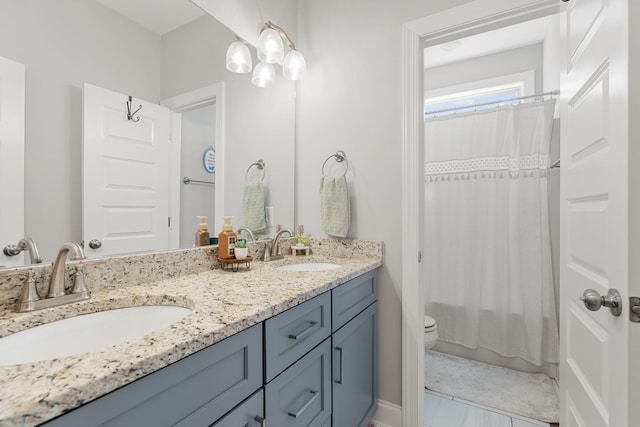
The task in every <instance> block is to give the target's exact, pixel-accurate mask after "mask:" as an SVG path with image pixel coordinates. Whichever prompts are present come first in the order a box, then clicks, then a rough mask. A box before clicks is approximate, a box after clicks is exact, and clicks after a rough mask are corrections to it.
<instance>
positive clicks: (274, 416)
mask: <svg viewBox="0 0 640 427" xmlns="http://www.w3.org/2000/svg"><path fill="white" fill-rule="evenodd" d="M265 393H266V398H265V413H266V415H267V416H266V418H267V425H269V426H277V427H298V426H308V427H320V426H323V425H324V423H325V422H326V421H327V419H329V418H330V417H331V339H326V340H325V341H324V342H323V343H322V344H320V345H319V346H317V347H316V348H315V349H313V350H312V351H311V352H310V353H308V354H307V355H306V356H304V357H303V358H302V359H300V360H299V361H297V362H296V363H294V364H293V365H292V366H290V367H289V368H288V369H287V370H286V371H284V372H283V373H281V374H280V375H278V376H277V377H276V378H275V379H274V380H273V381H271V382H270V383H269V384H267V385H266V386H265ZM344 427H347V425H346V424H345V425H344ZM349 427H350V426H349Z"/></svg>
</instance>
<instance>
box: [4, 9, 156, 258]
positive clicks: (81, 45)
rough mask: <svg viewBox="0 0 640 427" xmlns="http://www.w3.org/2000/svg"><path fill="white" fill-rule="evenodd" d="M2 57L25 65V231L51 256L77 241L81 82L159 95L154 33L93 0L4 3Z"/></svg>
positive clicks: (79, 227)
mask: <svg viewBox="0 0 640 427" xmlns="http://www.w3.org/2000/svg"><path fill="white" fill-rule="evenodd" d="M0 56H4V57H6V58H10V59H13V60H14V61H18V62H21V63H23V64H25V68H26V118H25V119H26V120H25V121H26V132H25V233H26V234H27V235H29V236H32V237H34V238H35V239H36V242H37V243H38V245H39V249H40V252H41V254H42V255H43V257H44V258H45V260H52V259H53V258H54V256H55V253H56V252H57V250H58V248H59V247H60V246H61V245H62V243H64V242H66V241H69V240H75V241H80V240H81V239H82V199H81V173H82V172H81V171H82V169H81V168H82V158H81V147H82V84H83V83H84V82H87V83H91V84H94V85H97V86H101V87H104V88H107V89H111V90H116V91H119V92H123V93H128V94H131V95H132V96H134V97H138V98H142V99H146V100H148V101H153V102H157V101H159V100H160V73H159V71H158V70H159V69H160V43H159V37H158V36H156V35H154V34H153V33H151V32H149V31H147V30H144V29H142V28H141V27H139V26H137V25H135V24H133V23H132V22H131V21H129V20H127V19H125V18H123V17H122V16H120V15H118V14H116V13H114V12H112V11H111V10H110V9H107V8H105V7H103V6H101V5H99V4H98V3H97V2H94V1H86V0H57V1H55V2H54V1H50V0H29V1H2V2H0ZM7 243H9V242H3V243H2V244H3V245H4V244H7Z"/></svg>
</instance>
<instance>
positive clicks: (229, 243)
mask: <svg viewBox="0 0 640 427" xmlns="http://www.w3.org/2000/svg"><path fill="white" fill-rule="evenodd" d="M235 248H236V233H235V232H234V231H233V228H232V227H231V217H230V216H225V217H224V226H223V227H222V232H221V233H220V234H218V258H220V259H233V258H235V257H236V255H235Z"/></svg>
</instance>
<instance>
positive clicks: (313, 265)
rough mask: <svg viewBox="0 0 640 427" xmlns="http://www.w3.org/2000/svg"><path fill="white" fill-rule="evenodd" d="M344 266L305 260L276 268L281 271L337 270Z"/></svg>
mask: <svg viewBox="0 0 640 427" xmlns="http://www.w3.org/2000/svg"><path fill="white" fill-rule="evenodd" d="M340 267H342V266H341V265H339V264H332V263H329V262H303V263H299V264H287V265H283V266H282V267H278V268H276V270H280V271H326V270H335V269H336V268H340Z"/></svg>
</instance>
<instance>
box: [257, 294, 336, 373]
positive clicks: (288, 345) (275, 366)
mask: <svg viewBox="0 0 640 427" xmlns="http://www.w3.org/2000/svg"><path fill="white" fill-rule="evenodd" d="M330 335H331V292H325V293H324V294H322V295H319V296H317V297H315V298H313V299H310V300H309V301H306V302H303V303H302V304H300V305H297V306H295V307H293V308H290V309H289V310H287V311H285V312H283V313H280V314H278V315H277V316H274V317H272V318H271V319H267V320H266V321H265V322H264V337H265V338H264V357H265V383H268V382H269V381H271V380H272V379H273V378H275V377H276V375H278V374H279V373H280V372H282V371H284V370H285V369H286V368H287V367H289V366H291V365H292V364H293V363H294V362H295V361H296V360H298V359H300V358H301V357H302V356H304V355H305V354H307V353H308V352H309V351H310V350H311V349H312V348H314V347H315V346H316V345H318V344H320V343H321V342H322V341H324V340H325V339H326V338H327V337H329V336H330Z"/></svg>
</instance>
